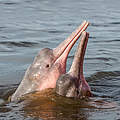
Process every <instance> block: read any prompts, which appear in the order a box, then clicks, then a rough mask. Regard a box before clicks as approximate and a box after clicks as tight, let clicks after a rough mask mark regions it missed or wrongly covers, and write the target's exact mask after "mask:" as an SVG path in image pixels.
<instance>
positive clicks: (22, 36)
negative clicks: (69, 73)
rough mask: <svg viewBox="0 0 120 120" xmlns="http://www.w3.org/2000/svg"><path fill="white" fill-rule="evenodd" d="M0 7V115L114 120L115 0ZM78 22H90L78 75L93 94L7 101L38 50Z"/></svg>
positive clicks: (36, 0) (118, 55)
mask: <svg viewBox="0 0 120 120" xmlns="http://www.w3.org/2000/svg"><path fill="white" fill-rule="evenodd" d="M0 5H1V6H0V119H3V120H4V119H5V120H6V119H37V118H44V119H55V120H56V119H66V120H67V119H83V120H91V119H92V120H96V119H102V120H103V119H105V120H106V119H109V120H113V119H115V120H116V119H120V112H119V111H120V102H119V98H120V67H119V65H120V52H119V51H120V15H119V13H120V7H119V5H120V1H119V0H116V1H113V0H97V1H96V0H75V1H72V0H69V1H68V0H60V1H56V0H52V1H50V0H22V1H21V0H0ZM83 20H87V21H90V23H91V25H90V26H89V27H88V29H87V31H88V32H90V38H89V43H88V48H87V53H86V56H85V57H86V58H85V62H84V63H85V64H84V74H85V76H86V79H87V81H88V82H89V84H90V86H91V88H92V92H93V94H94V97H93V98H90V99H89V100H76V99H68V98H64V97H60V96H56V94H54V93H51V94H50V93H49V92H48V93H49V95H48V93H44V95H46V96H41V95H40V94H39V93H35V94H32V95H28V96H27V99H26V98H24V100H21V101H20V102H18V103H11V102H8V101H7V99H8V97H9V96H10V95H11V94H12V93H13V92H14V91H15V89H16V88H17V86H18V84H19V82H20V81H21V79H22V78H23V76H24V72H25V71H26V69H27V67H28V66H29V65H30V64H31V63H32V61H33V58H34V57H35V55H37V53H38V52H39V50H40V49H42V48H45V47H50V48H54V47H56V46H57V45H58V44H59V43H60V42H61V41H63V40H64V39H65V38H66V37H67V36H68V35H69V34H70V33H71V32H72V31H73V30H74V29H75V28H76V27H77V26H79V25H80V23H81V22H82V21H83ZM76 46H77V44H75V47H74V48H73V49H72V51H71V53H70V55H69V57H68V61H67V70H69V68H70V65H71V62H72V60H73V57H74V52H75V49H76ZM50 92H51V91H50Z"/></svg>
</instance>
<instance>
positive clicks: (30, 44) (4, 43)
mask: <svg viewBox="0 0 120 120" xmlns="http://www.w3.org/2000/svg"><path fill="white" fill-rule="evenodd" d="M0 44H1V45H7V46H8V47H12V46H16V47H32V46H34V45H36V44H37V43H35V42H25V41H22V42H13V41H5V42H0Z"/></svg>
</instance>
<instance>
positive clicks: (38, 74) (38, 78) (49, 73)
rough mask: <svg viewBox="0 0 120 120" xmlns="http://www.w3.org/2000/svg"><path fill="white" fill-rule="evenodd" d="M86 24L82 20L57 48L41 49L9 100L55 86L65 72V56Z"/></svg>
mask: <svg viewBox="0 0 120 120" xmlns="http://www.w3.org/2000/svg"><path fill="white" fill-rule="evenodd" d="M88 25H89V23H88V22H86V21H84V22H83V23H82V25H81V26H79V27H78V28H77V29H76V30H75V32H73V33H72V34H71V35H70V36H69V37H68V38H67V39H66V40H64V41H63V42H62V43H61V44H60V45H59V46H58V47H57V48H55V49H53V50H52V49H49V48H44V49H42V50H41V51H40V52H39V53H38V55H37V56H36V57H35V59H34V61H33V63H32V64H31V65H30V66H29V67H28V69H27V71H26V73H25V76H24V78H23V80H22V81H21V83H20V85H19V86H18V88H17V90H16V91H15V93H14V94H13V95H12V97H11V101H14V100H17V99H18V98H20V97H21V96H23V95H25V94H27V93H30V92H33V91H41V90H45V89H47V88H55V86H56V80H57V79H58V78H59V76H60V75H62V74H64V73H65V72H66V61H67V56H68V54H69V52H70V50H71V48H72V47H73V45H74V44H75V42H76V41H77V40H78V39H79V37H80V35H81V33H82V32H83V31H84V30H85V29H86V28H87V26H88Z"/></svg>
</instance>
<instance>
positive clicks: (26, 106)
mask: <svg viewBox="0 0 120 120" xmlns="http://www.w3.org/2000/svg"><path fill="white" fill-rule="evenodd" d="M1 106H2V108H1V111H0V113H1V114H2V115H5V113H6V112H10V111H12V112H13V115H14V116H11V117H12V118H16V116H17V114H18V112H19V111H20V112H21V113H20V115H21V116H20V118H22V117H24V118H30V119H32V118H42V119H46V120H47V119H66V120H67V119H84V120H88V119H89V116H91V115H90V113H91V112H95V111H101V112H104V111H111V110H112V111H114V110H117V104H116V103H114V102H108V101H106V100H105V99H100V98H96V97H94V98H90V99H82V100H80V99H73V98H65V97H61V96H58V95H56V94H55V92H54V90H53V89H48V90H46V91H42V92H41V93H39V92H37V93H31V94H28V95H26V96H24V97H23V98H21V100H20V101H18V102H17V103H16V104H15V103H10V104H8V105H4V104H3V105H1ZM18 108H19V109H18ZM8 118H10V115H9V114H8Z"/></svg>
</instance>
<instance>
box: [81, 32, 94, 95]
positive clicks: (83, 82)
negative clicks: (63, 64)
mask: <svg viewBox="0 0 120 120" xmlns="http://www.w3.org/2000/svg"><path fill="white" fill-rule="evenodd" d="M86 35H87V37H86V41H85V45H84V48H83V51H82V55H81V60H80V80H81V84H80V88H79V89H80V92H81V96H82V97H86V96H89V97H90V96H92V93H91V89H90V86H89V85H88V83H87V81H86V80H85V77H84V75H83V62H84V56H85V51H86V48H87V43H88V37H89V34H86Z"/></svg>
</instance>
